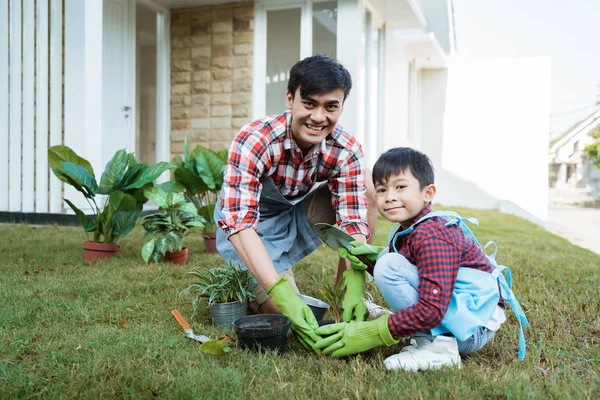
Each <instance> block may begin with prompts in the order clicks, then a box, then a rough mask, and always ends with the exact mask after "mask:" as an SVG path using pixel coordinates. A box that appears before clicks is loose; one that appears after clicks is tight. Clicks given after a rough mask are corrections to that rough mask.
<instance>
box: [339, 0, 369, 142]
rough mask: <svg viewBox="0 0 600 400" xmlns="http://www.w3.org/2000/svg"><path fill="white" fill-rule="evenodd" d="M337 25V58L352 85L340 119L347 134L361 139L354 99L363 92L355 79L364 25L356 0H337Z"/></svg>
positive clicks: (359, 59) (361, 52)
mask: <svg viewBox="0 0 600 400" xmlns="http://www.w3.org/2000/svg"><path fill="white" fill-rule="evenodd" d="M337 29H338V33H337V49H336V52H337V58H338V60H339V61H340V62H341V63H342V65H344V67H346V69H347V70H348V71H349V72H350V74H351V75H352V85H353V87H352V90H351V92H350V97H348V98H347V99H346V102H345V103H344V111H343V114H342V118H341V119H340V123H341V124H342V125H343V126H344V128H346V130H347V131H348V132H349V133H350V134H352V135H355V136H356V137H358V138H359V139H361V138H362V137H363V136H364V129H363V127H362V126H361V124H362V123H361V121H362V115H363V112H362V110H359V107H358V104H359V101H358V100H359V99H360V97H361V96H363V95H364V93H363V92H364V90H363V89H362V88H361V83H360V79H359V76H360V71H361V68H362V64H363V63H364V49H363V48H362V42H361V36H362V31H363V29H364V27H363V18H362V7H361V1H360V0H340V1H339V2H338V26H337ZM359 114H360V115H359Z"/></svg>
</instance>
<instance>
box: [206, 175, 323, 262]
mask: <svg viewBox="0 0 600 400" xmlns="http://www.w3.org/2000/svg"><path fill="white" fill-rule="evenodd" d="M261 184H262V186H263V187H262V191H261V195H260V199H259V202H258V208H259V215H260V216H259V221H258V229H257V233H258V236H259V237H260V238H261V240H262V242H263V244H264V245H265V248H266V249H267V253H268V254H269V257H271V261H272V262H273V266H274V267H275V270H276V271H277V272H282V271H285V270H286V269H290V268H292V266H294V265H295V264H296V263H297V262H298V261H300V260H301V259H303V258H304V257H306V256H307V255H309V254H310V253H312V252H313V251H314V250H315V249H316V248H318V247H319V246H320V245H321V241H320V240H319V238H318V237H317V236H316V235H315V234H314V232H313V230H312V229H311V227H310V225H309V223H308V219H307V218H306V213H305V212H304V198H305V197H306V196H307V195H308V193H310V192H312V191H313V190H315V189H316V188H317V187H318V186H319V184H318V183H317V184H315V185H314V186H313V187H312V188H311V190H310V191H309V192H308V193H306V194H304V195H301V196H297V197H294V198H293V199H291V200H288V199H286V198H285V197H284V196H283V195H282V194H281V192H280V191H279V189H277V187H276V186H275V183H274V182H273V179H271V178H268V179H266V180H265V181H262V182H261ZM222 197H223V190H221V193H220V194H219V199H218V200H217V204H216V206H215V213H214V217H215V221H219V220H220V219H223V218H224V215H223V211H222V209H221V198H222ZM217 250H218V251H219V253H220V254H221V256H222V257H223V258H224V259H225V261H226V262H233V263H234V264H237V265H240V266H243V267H244V268H246V266H245V265H244V263H243V262H242V260H241V259H240V256H239V255H238V254H237V252H236V251H235V248H234V247H233V245H232V244H231V242H230V241H229V240H227V237H226V235H225V232H224V231H222V230H221V229H218V230H217Z"/></svg>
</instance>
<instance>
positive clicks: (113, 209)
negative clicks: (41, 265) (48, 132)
mask: <svg viewBox="0 0 600 400" xmlns="http://www.w3.org/2000/svg"><path fill="white" fill-rule="evenodd" d="M48 161H49V163H50V167H51V168H52V172H54V175H56V177H57V178H58V179H60V180H61V181H63V182H65V183H67V184H69V185H71V186H72V187H74V188H75V189H76V190H77V191H79V192H80V193H81V194H83V196H84V197H85V199H86V201H87V203H88V204H89V206H90V208H91V209H92V210H93V213H94V216H93V218H91V217H89V216H88V215H86V214H85V213H84V212H83V211H81V210H80V209H78V208H77V207H76V206H75V205H74V204H73V203H72V202H71V201H69V200H67V199H65V202H66V203H67V204H68V205H69V207H71V209H72V210H73V211H74V212H75V215H76V216H77V219H78V220H79V223H80V224H81V226H82V227H83V228H84V229H85V232H86V236H87V237H88V240H90V237H89V233H90V232H92V233H93V237H92V240H91V241H92V242H97V243H115V242H116V241H117V239H119V238H122V237H124V236H126V235H127V234H128V233H129V232H130V231H131V230H132V229H133V228H134V227H135V222H136V220H137V218H138V216H139V214H140V211H141V210H142V207H143V204H144V203H145V202H146V201H148V199H147V198H146V197H145V196H144V190H145V189H147V188H149V187H151V186H153V185H154V184H153V181H154V180H155V179H156V178H158V177H159V176H160V175H161V174H162V173H163V172H165V171H166V170H168V169H170V168H172V165H171V164H170V163H168V162H160V163H158V164H156V165H154V166H152V167H149V166H148V165H147V164H144V163H138V162H137V161H136V159H135V157H134V155H133V153H127V152H126V151H125V149H122V150H119V151H117V152H116V153H115V155H114V156H113V158H112V159H111V160H110V161H109V162H108V163H107V164H106V168H105V170H104V172H103V173H102V176H101V177H100V181H99V182H96V176H95V175H94V170H93V168H92V166H91V164H90V163H89V161H87V160H86V159H84V158H82V157H79V156H78V155H77V154H76V153H75V152H74V151H73V150H71V149H70V148H69V147H67V146H62V145H58V146H52V147H49V148H48ZM101 195H104V196H106V197H105V198H103V199H101V198H100V196H101ZM98 203H101V206H99V205H98Z"/></svg>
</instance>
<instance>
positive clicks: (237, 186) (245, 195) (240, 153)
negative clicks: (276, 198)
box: [218, 127, 268, 238]
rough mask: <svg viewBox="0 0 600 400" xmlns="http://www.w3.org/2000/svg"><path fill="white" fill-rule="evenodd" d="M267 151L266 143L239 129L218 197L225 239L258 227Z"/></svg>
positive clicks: (221, 225)
mask: <svg viewBox="0 0 600 400" xmlns="http://www.w3.org/2000/svg"><path fill="white" fill-rule="evenodd" d="M267 152H268V143H264V140H261V137H260V136H259V135H253V134H252V129H251V128H250V129H247V127H244V128H242V131H241V132H240V133H239V134H238V136H237V137H236V138H235V139H234V141H233V142H232V144H231V146H230V149H229V159H228V162H227V166H226V167H225V175H224V178H223V197H222V198H221V207H222V211H223V216H224V218H223V219H221V220H219V221H218V225H219V228H220V229H222V230H224V231H225V233H226V235H227V237H228V238H229V236H231V235H233V234H234V233H236V232H239V231H242V230H244V229H249V228H251V229H254V230H256V229H257V228H258V220H259V216H260V215H259V207H258V199H259V198H260V192H261V190H262V184H261V183H260V177H261V176H262V175H263V172H264V171H265V170H266V168H268V166H267V162H268V161H266V159H267V158H268V157H266V153H267Z"/></svg>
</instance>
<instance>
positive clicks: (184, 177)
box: [175, 168, 208, 196]
mask: <svg viewBox="0 0 600 400" xmlns="http://www.w3.org/2000/svg"><path fill="white" fill-rule="evenodd" d="M175 180H176V181H177V182H178V183H180V184H182V185H183V186H184V187H185V189H186V190H187V192H188V194H190V195H192V196H193V195H195V194H198V193H203V192H205V191H207V190H208V186H206V184H205V183H204V181H203V180H202V178H200V177H199V176H198V175H196V173H195V172H193V171H192V170H191V169H189V168H177V169H176V170H175Z"/></svg>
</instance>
